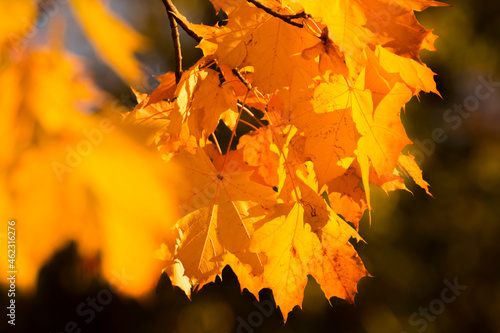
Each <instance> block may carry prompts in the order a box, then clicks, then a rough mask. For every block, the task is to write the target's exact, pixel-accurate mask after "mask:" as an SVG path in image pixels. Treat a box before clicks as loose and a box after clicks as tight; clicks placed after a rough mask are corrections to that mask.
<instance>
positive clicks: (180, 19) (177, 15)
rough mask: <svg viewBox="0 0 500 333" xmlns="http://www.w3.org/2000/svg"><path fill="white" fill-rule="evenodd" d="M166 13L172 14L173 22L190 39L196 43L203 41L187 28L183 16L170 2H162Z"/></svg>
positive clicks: (164, 0) (168, 0)
mask: <svg viewBox="0 0 500 333" xmlns="http://www.w3.org/2000/svg"><path fill="white" fill-rule="evenodd" d="M162 1H163V4H164V5H165V8H167V11H168V12H170V13H172V14H173V17H174V18H175V21H176V22H177V23H178V24H179V25H180V26H181V28H182V30H184V31H185V32H186V33H187V34H188V35H189V36H190V37H191V38H193V39H194V40H196V41H197V42H198V43H199V42H201V40H202V39H203V38H202V37H201V36H199V35H198V34H197V33H196V32H194V31H193V30H191V29H190V28H189V26H188V23H187V22H186V21H184V18H183V15H181V13H180V12H179V11H178V10H177V7H175V5H174V4H173V3H172V1H171V0H162Z"/></svg>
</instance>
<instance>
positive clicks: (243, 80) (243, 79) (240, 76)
mask: <svg viewBox="0 0 500 333" xmlns="http://www.w3.org/2000/svg"><path fill="white" fill-rule="evenodd" d="M231 71H232V72H233V74H234V75H236V77H237V78H238V79H239V80H240V81H241V82H242V83H243V84H244V85H245V87H247V89H248V90H249V91H250V90H252V84H251V83H250V82H248V81H247V80H246V79H245V78H244V77H243V75H241V73H240V71H239V70H238V69H237V68H233V69H232V70H231Z"/></svg>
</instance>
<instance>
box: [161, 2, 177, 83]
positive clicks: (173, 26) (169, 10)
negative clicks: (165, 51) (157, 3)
mask: <svg viewBox="0 0 500 333" xmlns="http://www.w3.org/2000/svg"><path fill="white" fill-rule="evenodd" d="M162 1H163V4H164V5H165V9H166V10H167V15H168V20H169V21H170V29H171V30H172V40H173V42H174V50H175V82H176V83H179V81H180V80H181V76H182V52H181V42H180V39H179V30H178V29H177V20H176V18H175V14H174V8H175V6H174V4H173V3H172V1H171V0H162ZM175 11H177V9H175Z"/></svg>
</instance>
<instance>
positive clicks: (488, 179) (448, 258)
mask: <svg viewBox="0 0 500 333" xmlns="http://www.w3.org/2000/svg"><path fill="white" fill-rule="evenodd" d="M2 1H3V0H2ZM174 2H175V3H176V5H177V7H178V9H179V11H180V12H181V13H183V14H184V15H185V16H187V18H188V19H189V20H190V21H191V22H194V23H204V24H213V23H214V22H216V21H217V19H218V18H217V16H216V13H215V11H214V10H213V7H212V5H211V4H210V3H209V1H208V0H182V1H174ZM49 3H51V2H50V1H42V2H41V5H40V6H41V7H43V6H44V4H49ZM107 3H108V4H109V6H110V7H111V8H112V9H113V10H114V11H115V12H116V13H119V15H120V16H122V17H123V18H124V19H125V21H127V22H129V23H130V24H131V25H132V26H133V27H134V28H135V29H136V30H137V31H138V32H140V33H141V34H143V35H144V36H147V38H148V43H149V48H148V49H147V51H146V52H144V53H141V54H139V59H140V60H141V63H142V64H143V72H144V77H143V78H142V81H139V82H138V83H137V82H136V88H137V89H139V90H141V91H142V92H148V93H149V92H151V91H152V90H153V89H154V88H155V86H156V85H157V82H156V80H155V79H153V78H152V77H151V75H160V74H163V73H165V72H167V71H171V70H173V48H172V42H171V36H170V29H169V23H168V19H167V16H166V13H165V9H164V7H163V4H162V3H161V1H160V0H147V1H133V0H109V1H107ZM449 3H450V4H452V5H453V6H452V7H448V8H446V7H441V8H430V9H427V10H425V11H424V12H422V13H417V18H418V19H419V20H420V22H421V23H422V24H423V25H424V26H425V27H426V28H428V29H430V28H434V33H435V34H437V35H438V36H440V38H439V39H438V40H437V41H436V44H435V46H436V48H437V50H438V52H428V51H422V52H421V58H422V60H423V61H424V62H425V63H426V64H427V65H428V66H429V67H430V68H431V69H432V70H433V71H434V72H435V73H437V76H436V82H437V87H438V90H439V92H440V94H441V96H442V98H441V97H439V96H436V95H431V94H422V95H421V96H420V98H419V99H417V98H414V99H413V100H412V101H411V102H410V103H409V104H408V105H407V107H406V111H405V113H404V115H403V123H404V125H405V128H406V129H407V133H408V136H409V137H410V139H412V140H413V141H414V142H419V143H420V144H417V145H415V146H414V147H410V148H409V151H410V152H411V153H412V154H413V155H415V156H417V160H418V162H419V164H420V166H421V168H422V169H423V175H424V179H425V180H427V182H428V183H429V184H430V185H431V189H430V191H431V193H432V195H433V197H430V196H428V195H426V194H425V192H424V191H423V190H421V189H420V188H419V187H418V186H416V185H415V184H413V183H408V184H407V186H408V187H409V188H410V190H411V191H412V192H413V193H408V192H402V191H398V192H393V193H391V194H390V195H389V196H387V195H385V193H383V192H382V191H380V190H377V189H375V188H374V189H372V191H373V193H375V194H374V195H373V199H372V200H373V203H372V206H373V209H374V212H373V214H372V222H371V225H369V222H368V217H367V216H365V217H364V218H363V220H362V222H361V224H360V234H361V236H362V237H363V238H364V239H365V241H366V244H364V243H363V244H361V243H360V244H356V245H355V246H356V247H357V249H358V251H359V253H360V256H361V258H362V259H363V261H364V263H365V265H366V267H367V269H368V271H369V272H370V273H371V274H372V275H373V277H370V278H364V279H362V280H361V281H360V282H359V284H358V289H359V293H358V295H357V296H356V299H355V307H353V306H351V305H349V304H348V303H346V302H345V301H342V300H339V299H332V300H331V305H329V304H328V302H327V301H326V299H325V298H324V295H323V294H322V292H321V290H320V289H319V288H318V286H317V284H316V283H315V281H314V280H313V279H311V280H310V283H309V285H308V287H307V288H306V291H305V293H306V295H305V300H304V304H303V310H299V309H294V311H293V312H292V313H291V314H290V316H289V320H288V322H287V325H286V326H284V327H283V326H282V324H281V322H280V321H281V320H282V317H281V316H280V314H279V313H277V312H273V313H272V314H270V315H269V316H267V315H266V314H265V313H264V312H262V311H260V310H258V308H256V306H255V304H254V303H253V302H254V301H255V296H257V295H255V296H253V295H250V294H248V293H247V294H245V293H244V294H243V295H241V294H240V293H239V287H238V282H237V280H236V277H235V276H234V275H233V274H232V273H231V271H230V270H228V269H226V270H225V271H224V274H223V276H222V280H220V279H218V280H217V281H215V283H213V284H210V285H208V286H206V287H205V288H203V289H202V290H201V291H200V292H199V294H197V295H196V296H195V297H194V298H193V301H192V302H190V301H189V300H188V299H187V298H186V296H185V295H184V294H183V293H182V292H181V291H180V290H178V289H172V287H171V284H170V282H169V280H168V278H167V277H166V276H162V278H161V279H160V281H159V284H158V288H157V290H156V293H155V294H152V295H151V296H150V297H149V298H147V299H146V300H141V301H138V300H135V299H133V298H130V297H126V296H123V295H121V294H120V293H110V292H109V288H110V287H109V284H108V282H107V281H106V280H105V279H104V278H103V276H101V275H100V273H99V271H98V270H96V269H95V267H94V266H92V265H91V264H89V263H88V262H84V261H82V260H81V258H79V256H78V251H77V245H76V244H74V243H69V244H67V245H65V246H64V247H63V248H62V249H61V251H60V252H58V253H57V254H56V255H54V256H53V258H52V259H51V260H50V262H49V263H48V264H46V265H45V266H44V268H43V269H42V270H41V272H40V275H39V278H38V282H37V289H36V293H35V294H28V295H23V294H22V293H21V294H19V295H17V296H16V302H17V304H18V309H17V311H18V312H17V318H16V319H17V320H16V327H15V330H11V331H12V332H31V331H35V330H36V331H38V332H73V331H74V332H77V330H76V328H75V327H73V326H72V325H71V324H69V326H68V323H71V322H72V321H74V322H76V324H77V325H78V328H79V329H82V332H235V331H237V332H277V331H279V332H367V333H378V332H382V333H384V332H389V333H392V332H397V333H399V332H408V333H413V332H419V333H422V332H428V333H443V332H454V333H455V332H500V278H499V276H500V245H499V239H500V70H499V67H498V66H499V60H500V58H499V56H500V43H499V42H498V41H499V40H500V3H498V2H497V1H493V0H489V1H481V2H473V1H470V0H457V1H451V0H450V1H449ZM56 4H57V6H58V9H57V10H58V14H57V15H62V16H64V17H66V19H67V20H66V33H65V40H64V43H65V45H66V47H67V48H68V49H69V50H71V51H72V52H75V53H76V54H78V55H80V56H82V57H84V59H85V65H86V66H87V68H88V69H90V70H91V71H92V72H93V73H95V74H94V75H95V82H96V83H97V84H98V85H99V86H100V88H101V89H103V90H105V91H107V92H108V93H110V94H112V95H113V96H115V97H116V98H119V99H120V100H122V101H124V103H125V104H130V105H131V106H133V105H134V103H135V99H134V97H133V95H132V94H131V92H130V89H129V88H128V87H129V86H128V84H127V83H126V82H125V81H124V80H123V78H120V77H119V76H118V75H116V74H115V71H113V70H112V69H111V68H110V67H109V66H107V65H106V64H104V63H103V62H102V60H101V59H100V58H98V57H97V56H96V54H95V51H94V49H93V47H92V46H91V45H90V44H89V42H88V41H87V39H86V37H85V34H84V33H83V31H82V30H81V27H80V26H79V25H78V24H76V23H75V18H74V17H73V14H72V13H71V12H70V10H69V9H68V5H67V1H62V0H61V1H59V2H56ZM46 33H47V30H46V29H45V28H44V27H43V26H41V29H39V31H38V32H37V36H36V37H35V38H34V39H33V40H34V41H40V42H41V43H43V41H44V37H43V36H44V34H46ZM181 44H182V47H183V56H184V67H185V68H188V67H189V66H190V65H191V64H193V63H194V62H195V61H196V60H197V59H198V58H199V57H200V56H201V52H200V51H199V50H198V49H196V48H195V45H196V43H195V42H194V41H193V40H192V39H191V38H190V37H188V36H186V35H185V34H184V33H183V32H181ZM488 82H489V84H488ZM478 87H480V88H478ZM478 91H479V92H478ZM433 133H440V134H439V135H438V137H439V140H436V135H434V134H433ZM453 286H454V287H453ZM2 288H3V289H2V290H1V296H0V300H1V304H2V306H4V304H7V303H6V302H7V301H8V300H7V297H6V294H7V291H6V289H5V287H2ZM106 290H108V292H106ZM104 295H106V296H104ZM109 295H112V296H111V301H109V302H110V303H109V305H106V306H105V307H104V306H103V307H102V308H100V307H98V305H97V308H92V307H91V306H90V305H89V304H90V303H88V302H89V299H90V301H91V300H92V299H93V298H97V299H99V297H100V298H101V300H103V299H104V300H107V299H108V298H106V297H108V296H109ZM260 296H261V302H262V300H267V299H271V295H270V293H269V291H266V290H264V291H262V295H260ZM82 303H84V306H83V307H82V308H81V309H82V311H87V312H86V315H85V316H84V317H81V316H78V315H77V314H76V312H75V309H77V308H78V307H79V306H80V305H81V304H82ZM91 309H93V310H91ZM256 309H257V310H256ZM255 311H260V312H258V313H263V315H262V316H261V317H262V318H263V324H261V325H256V326H258V327H254V326H251V325H250V326H248V325H246V326H245V325H244V324H242V322H245V323H248V321H251V320H257V319H258V318H260V317H259V316H258V315H256V314H255ZM92 313H94V314H95V320H94V319H92V320H90V323H88V324H87V323H86V322H85V321H84V320H82V318H90V317H91V316H92ZM252 314H254V317H253V318H254V319H251V318H250V317H249V316H251V315H252ZM238 318H240V319H241V318H243V319H242V320H240V319H238ZM255 318H257V319H255ZM0 328H1V330H2V332H4V331H5V330H4V329H7V325H6V320H5V318H4V319H2V321H1V322H0ZM8 328H9V329H12V327H8Z"/></svg>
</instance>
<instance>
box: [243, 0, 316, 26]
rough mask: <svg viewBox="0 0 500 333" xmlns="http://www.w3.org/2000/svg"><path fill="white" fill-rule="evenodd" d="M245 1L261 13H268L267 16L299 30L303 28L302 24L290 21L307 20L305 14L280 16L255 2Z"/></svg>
mask: <svg viewBox="0 0 500 333" xmlns="http://www.w3.org/2000/svg"><path fill="white" fill-rule="evenodd" d="M247 1H248V2H250V3H251V4H253V5H254V6H255V7H257V8H260V9H262V10H263V11H265V12H266V13H268V14H269V15H271V16H274V17H277V18H279V19H281V20H283V21H284V22H286V23H288V24H291V25H293V26H295V27H299V28H303V27H304V25H303V24H302V23H297V22H294V21H292V20H293V19H298V18H307V14H306V13H305V12H302V13H297V14H293V15H283V14H280V13H278V12H276V11H275V10H273V9H271V8H269V7H267V6H265V5H263V4H261V3H260V2H259V1H257V0H247Z"/></svg>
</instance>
